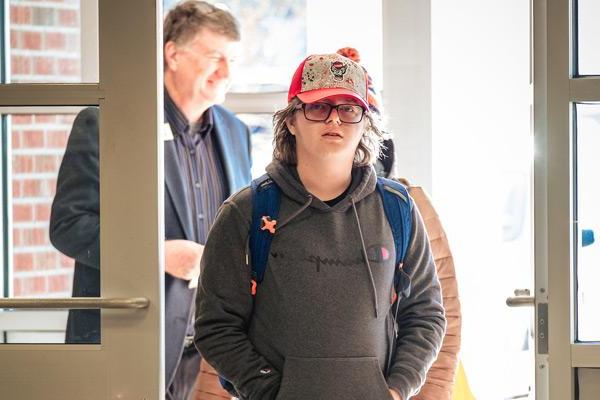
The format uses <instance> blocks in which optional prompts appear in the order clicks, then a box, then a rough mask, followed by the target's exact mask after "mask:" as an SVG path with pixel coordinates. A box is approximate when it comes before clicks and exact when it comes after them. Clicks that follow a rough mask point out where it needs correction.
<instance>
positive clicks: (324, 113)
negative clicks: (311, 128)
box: [296, 103, 365, 124]
mask: <svg viewBox="0 0 600 400" xmlns="http://www.w3.org/2000/svg"><path fill="white" fill-rule="evenodd" d="M301 108H302V109H303V110H304V117H305V118H306V119H307V120H309V121H313V122H324V121H327V119H328V118H329V116H330V115H331V110H333V109H334V108H335V110H336V111H337V114H338V117H339V119H340V121H342V122H344V123H346V124H358V123H359V122H360V121H362V119H363V115H364V114H365V109H364V108H362V106H359V105H358V104H338V105H335V106H334V105H332V104H329V103H302V104H301V105H299V106H298V107H297V108H296V109H298V110H299V109H301Z"/></svg>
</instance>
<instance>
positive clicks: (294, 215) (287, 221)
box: [277, 195, 313, 229]
mask: <svg viewBox="0 0 600 400" xmlns="http://www.w3.org/2000/svg"><path fill="white" fill-rule="evenodd" d="M312 201H313V197H312V196H310V195H309V196H308V199H307V200H306V203H304V204H303V205H302V207H300V208H299V209H298V210H296V211H295V212H294V213H293V214H292V215H290V216H289V218H288V219H286V220H285V221H283V222H282V223H281V224H279V225H277V229H281V228H283V227H284V225H287V224H288V223H289V222H290V221H291V220H293V219H294V218H296V217H297V216H298V215H300V213H301V212H302V211H304V210H306V209H307V208H308V206H310V203H312Z"/></svg>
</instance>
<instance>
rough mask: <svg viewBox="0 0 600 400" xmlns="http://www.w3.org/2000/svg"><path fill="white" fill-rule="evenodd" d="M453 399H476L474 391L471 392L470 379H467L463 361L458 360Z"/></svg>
mask: <svg viewBox="0 0 600 400" xmlns="http://www.w3.org/2000/svg"><path fill="white" fill-rule="evenodd" d="M452 400H475V396H473V392H471V388H470V387H469V381H467V375H466V374H465V369H464V368H463V364H462V361H459V362H458V370H457V371H456V383H455V385H454V391H453V392H452Z"/></svg>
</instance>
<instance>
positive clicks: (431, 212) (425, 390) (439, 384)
mask: <svg viewBox="0 0 600 400" xmlns="http://www.w3.org/2000/svg"><path fill="white" fill-rule="evenodd" d="M400 181H401V182H402V183H403V184H404V185H406V186H408V187H409V190H408V191H409V193H410V195H411V197H412V198H413V200H414V201H415V204H416V205H417V207H418V208H419V211H420V212H421V216H422V217H423V221H424V222H425V229H426V230H427V234H428V235H429V242H430V244H431V251H432V253H433V257H434V259H435V265H436V269H437V272H438V277H439V279H440V283H441V285H442V295H443V302H444V309H445V310H446V320H447V326H446V336H444V341H443V343H442V349H441V351H440V354H439V356H438V358H437V360H436V361H435V362H434V363H433V365H432V366H431V369H430V370H429V372H428V374H427V380H426V382H425V385H424V386H423V387H422V388H421V391H420V392H419V394H417V395H416V396H414V397H412V399H414V400H451V399H452V388H453V386H454V376H455V374H456V367H457V360H458V351H459V350H460V330H461V314H460V302H459V298H458V286H457V284H456V274H455V272H454V260H453V259H452V253H451V252H450V247H449V245H448V239H447V238H446V233H445V232H444V229H443V228H442V224H441V222H440V219H439V216H438V214H437V213H436V211H435V209H434V208H433V205H432V204H431V200H430V199H429V196H427V194H426V193H425V191H424V190H423V189H422V188H421V187H419V186H412V187H411V186H410V185H409V184H408V182H407V181H406V180H403V179H400ZM196 390H197V396H196V399H197V400H207V399H230V398H231V396H229V395H228V394H227V393H226V392H225V391H224V390H223V389H221V387H220V385H219V381H218V379H217V374H216V373H215V371H214V370H213V369H212V368H211V367H210V366H209V365H207V364H206V363H205V362H204V363H202V371H201V373H200V375H199V376H198V382H197V385H196Z"/></svg>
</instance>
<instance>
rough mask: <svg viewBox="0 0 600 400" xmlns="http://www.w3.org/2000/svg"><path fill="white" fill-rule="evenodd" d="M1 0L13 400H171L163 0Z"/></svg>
mask: <svg viewBox="0 0 600 400" xmlns="http://www.w3.org/2000/svg"><path fill="white" fill-rule="evenodd" d="M0 5H1V6H2V9H1V10H0V11H1V14H2V17H3V18H2V20H1V22H0V27H2V32H3V36H2V37H1V38H0V50H1V51H0V53H1V54H0V55H1V57H2V59H1V62H0V68H1V71H0V72H1V74H0V78H1V81H0V117H1V125H0V131H1V134H2V135H1V138H2V141H1V148H2V152H1V153H2V158H1V164H0V165H1V173H0V183H1V187H2V189H1V191H0V193H1V196H2V204H3V209H2V222H1V229H0V241H1V243H2V247H1V249H0V251H1V257H2V260H3V264H2V267H1V268H0V365H1V367H0V386H1V387H2V392H3V397H4V396H5V397H6V398H11V399H18V400H20V399H33V398H42V397H44V398H48V399H78V400H79V399H107V398H111V399H121V398H123V399H126V398H137V399H142V398H144V399H160V398H164V376H163V375H164V356H163V342H164V340H163V333H162V332H163V325H164V323H163V316H162V309H163V308H164V307H163V276H164V272H163V265H162V259H163V257H162V238H163V237H164V234H163V221H162V219H163V213H162V212H159V210H162V209H163V205H162V199H163V192H162V190H163V185H164V184H163V175H162V174H163V173H162V161H161V160H162V139H161V138H160V136H159V133H158V132H159V130H158V127H159V126H161V125H162V101H161V96H162V86H163V85H162V50H161V49H162V9H161V5H160V2H158V3H157V2H155V1H152V0H140V1H136V2H121V1H115V0H103V1H101V2H98V1H94V0H61V1H53V2H44V1H21V0H4V1H0ZM98 77H99V78H98ZM81 177H86V179H81ZM57 189H58V190H57ZM82 270H86V271H92V272H93V274H92V275H90V274H84V275H85V276H87V277H89V276H93V277H94V278H93V279H92V281H93V282H89V281H86V282H84V283H85V284H83V285H82V281H81V280H82V279H83V278H82V276H83V275H82V274H81V271H82ZM85 279H88V278H85ZM74 282H76V283H75V285H74ZM77 282H78V283H77ZM78 287H85V289H81V290H80V289H77V288H78ZM72 294H73V295H72ZM73 315H79V316H82V318H83V319H89V320H91V321H92V322H93V323H91V324H89V323H88V324H87V325H86V326H88V328H89V327H90V326H91V328H89V329H86V330H84V332H83V333H81V332H79V331H77V330H73V326H70V324H72V320H71V319H72V316H73ZM89 320H88V322H89ZM73 332H76V334H74V333H73Z"/></svg>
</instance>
